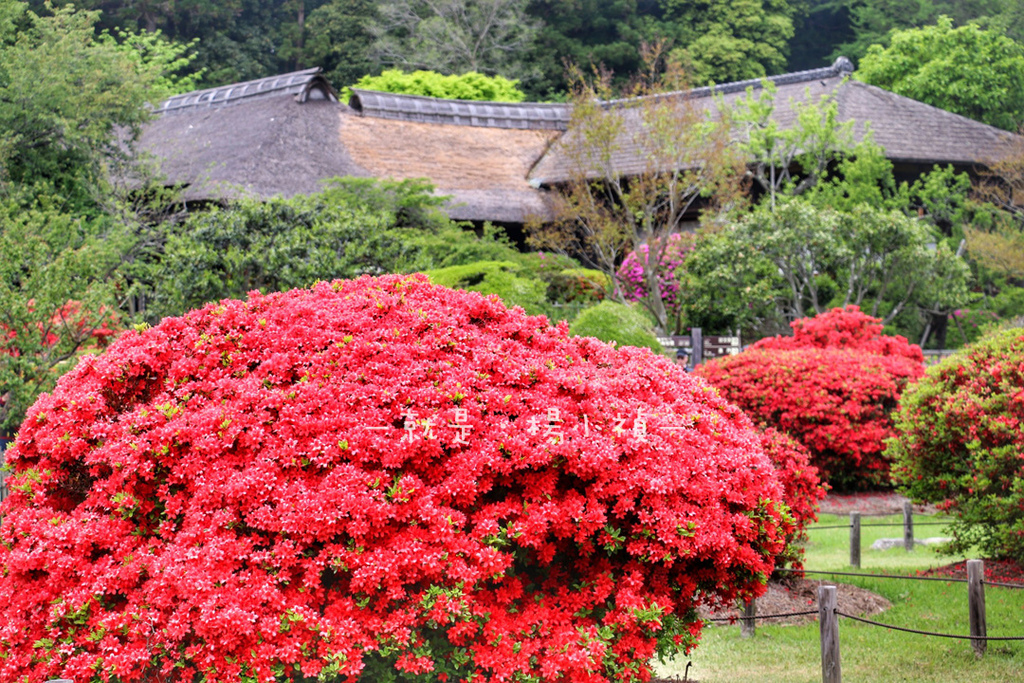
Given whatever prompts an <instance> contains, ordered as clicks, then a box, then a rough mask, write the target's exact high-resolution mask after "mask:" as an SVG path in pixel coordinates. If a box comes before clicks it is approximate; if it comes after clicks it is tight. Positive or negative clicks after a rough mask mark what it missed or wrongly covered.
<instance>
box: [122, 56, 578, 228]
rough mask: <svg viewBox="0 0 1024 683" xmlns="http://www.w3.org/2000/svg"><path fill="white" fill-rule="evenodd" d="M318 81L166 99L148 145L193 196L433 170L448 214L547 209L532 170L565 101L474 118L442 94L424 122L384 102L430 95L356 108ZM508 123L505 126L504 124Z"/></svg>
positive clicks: (517, 219)
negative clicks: (440, 108) (323, 92)
mask: <svg viewBox="0 0 1024 683" xmlns="http://www.w3.org/2000/svg"><path fill="white" fill-rule="evenodd" d="M319 81H322V77H321V76H319V70H318V69H310V70H306V71H300V72H296V73H293V74H285V75H283V76H279V77H276V78H274V79H263V80H261V81H253V82H251V83H246V84H239V85H235V86H225V87H223V88H216V89H213V90H205V91H200V92H196V93H186V94H185V95H179V96H177V97H175V98H172V99H171V100H168V101H167V102H165V103H164V104H163V105H162V106H161V107H160V109H159V110H158V112H160V115H159V116H158V117H157V118H156V119H155V120H154V121H152V122H151V123H149V124H148V125H147V126H146V128H145V130H144V131H143V135H142V139H141V141H140V142H141V146H142V148H143V149H146V150H148V151H149V152H151V153H153V154H154V155H155V156H157V157H159V158H161V159H162V165H161V171H162V172H163V173H164V174H165V175H166V177H167V180H168V181H169V182H170V183H173V184H179V185H185V186H187V187H186V188H185V190H184V196H185V198H186V199H190V200H200V199H214V198H216V199H220V198H225V197H231V196H236V195H240V194H249V195H254V196H258V197H272V196H275V195H281V196H286V197H288V196H292V195H296V194H308V193H313V192H316V191H318V190H320V189H322V187H323V182H322V181H324V180H325V179H328V178H332V177H335V176H346V175H348V176H359V177H376V178H394V179H396V180H404V179H411V178H427V179H428V180H430V181H431V182H432V183H433V184H434V186H435V187H436V188H437V190H436V191H437V193H438V194H440V195H447V196H451V200H450V202H449V203H448V213H449V214H450V215H451V216H452V218H455V219H457V220H474V221H484V220H492V221H499V222H508V223H523V222H525V221H526V220H527V219H528V218H529V217H530V216H533V215H537V216H541V217H546V216H548V215H550V209H549V207H548V206H547V204H546V195H547V192H546V191H543V190H539V189H537V188H535V187H532V186H531V185H530V184H529V182H528V180H527V177H526V176H527V174H528V173H529V170H530V168H531V167H532V165H533V164H534V163H535V162H536V160H537V159H538V158H540V156H541V155H542V154H543V153H544V151H545V150H546V149H547V147H548V146H549V145H550V143H551V141H552V139H553V137H554V136H555V135H557V131H556V130H553V128H554V127H555V126H554V125H553V123H557V120H558V119H557V117H555V116H554V115H553V114H552V112H557V111H558V107H557V106H555V105H536V106H534V105H529V106H526V105H495V107H496V108H490V109H489V108H487V107H486V106H485V107H484V108H480V107H479V106H474V107H472V108H471V110H472V116H467V115H466V114H465V112H466V111H467V108H466V105H467V103H465V102H459V101H444V100H442V101H440V102H441V103H442V104H443V105H444V107H446V112H448V113H442V114H440V115H438V116H437V117H436V122H432V123H417V122H413V121H404V120H397V117H393V116H392V115H391V114H389V113H388V112H394V111H403V110H405V111H408V110H410V109H411V108H414V107H419V108H421V109H422V107H423V104H422V102H423V101H424V100H426V101H430V98H421V97H412V96H403V95H397V96H388V97H387V98H386V99H387V103H388V106H387V107H386V108H381V107H377V108H373V107H364V108H363V111H362V112H359V111H357V110H356V109H353V108H350V107H347V106H345V105H343V104H340V103H338V102H337V99H336V98H333V97H319V98H316V97H309V96H308V93H310V92H313V91H315V89H316V88H317V87H318V83H319ZM330 92H333V91H330ZM360 95H361V96H362V97H363V99H364V100H366V101H368V100H374V101H380V98H373V97H367V93H365V92H360ZM476 105H480V103H476ZM562 109H563V110H564V106H563V107H562ZM378 114H380V117H378ZM485 114H487V115H488V116H486V117H485V116H484V115H485ZM502 117H504V118H503V119H502ZM503 121H504V122H507V123H509V126H508V127H505V126H503V125H497V124H500V123H502V122H503Z"/></svg>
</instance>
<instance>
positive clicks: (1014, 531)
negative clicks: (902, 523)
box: [887, 329, 1024, 563]
mask: <svg viewBox="0 0 1024 683" xmlns="http://www.w3.org/2000/svg"><path fill="white" fill-rule="evenodd" d="M896 426H897V434H896V436H895V437H894V438H893V439H892V440H891V441H890V442H889V448H888V451H887V453H888V454H889V455H890V456H892V457H894V458H895V463H894V466H893V476H894V478H895V479H896V481H897V482H898V483H900V484H901V485H902V487H903V488H904V489H905V490H906V491H907V493H909V495H911V496H912V497H914V498H915V499H918V500H926V501H930V502H933V503H937V504H939V506H940V507H942V508H943V509H946V510H948V511H949V512H950V513H952V514H953V515H955V521H954V523H953V524H952V525H951V530H952V534H953V543H952V544H951V547H950V549H951V550H954V551H956V552H966V551H968V550H970V548H971V547H973V546H975V545H978V546H980V547H981V549H982V551H983V552H984V553H985V554H986V555H988V556H989V557H1008V558H1012V559H1014V560H1016V561H1017V562H1019V563H1024V330H1021V329H1012V330H1008V331H1005V332H1002V333H999V334H997V335H994V336H992V337H990V338H988V339H984V340H982V341H981V342H978V343H977V344H975V345H973V346H969V347H967V348H966V349H964V350H963V351H962V352H961V353H959V354H957V355H955V356H952V357H950V358H947V359H945V360H943V361H942V362H941V363H940V364H939V365H937V366H935V367H932V368H929V370H928V373H927V375H926V376H925V377H924V378H923V379H922V380H921V381H920V382H918V383H917V384H916V385H915V386H914V387H913V388H912V389H911V390H909V391H907V393H906V394H904V395H903V397H902V399H901V401H900V410H899V413H898V414H897V417H896Z"/></svg>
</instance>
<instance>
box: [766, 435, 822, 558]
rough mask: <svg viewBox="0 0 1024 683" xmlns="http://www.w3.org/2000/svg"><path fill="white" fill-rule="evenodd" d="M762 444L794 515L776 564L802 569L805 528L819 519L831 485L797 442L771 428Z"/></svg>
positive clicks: (785, 499) (805, 537) (807, 452)
mask: <svg viewBox="0 0 1024 683" xmlns="http://www.w3.org/2000/svg"><path fill="white" fill-rule="evenodd" d="M761 445H762V446H763V447H764V453H765V455H767V456H768V459H769V460H771V462H772V465H774V467H775V471H776V473H777V474H778V476H779V481H780V482H781V484H782V491H783V494H782V495H783V500H784V501H785V503H786V505H788V506H789V512H790V514H791V515H792V516H793V529H792V531H790V533H789V535H788V536H787V538H786V550H785V552H783V553H782V554H781V555H780V556H779V557H778V558H776V565H777V566H780V567H786V566H789V567H793V568H796V569H802V568H803V566H804V549H803V544H804V542H805V541H806V540H807V532H806V528H807V525H809V524H811V523H813V522H816V521H817V520H818V503H819V502H820V501H821V499H822V498H824V497H825V492H826V491H827V490H828V486H827V485H823V484H822V483H821V479H819V478H818V468H817V467H814V466H813V465H811V454H810V452H809V451H808V450H807V449H806V448H804V447H803V446H802V445H801V444H800V442H799V441H797V440H796V439H794V438H792V437H790V436H788V435H786V434H783V433H782V432H780V431H779V430H777V429H772V428H771V427H768V428H767V429H765V430H764V431H763V432H761Z"/></svg>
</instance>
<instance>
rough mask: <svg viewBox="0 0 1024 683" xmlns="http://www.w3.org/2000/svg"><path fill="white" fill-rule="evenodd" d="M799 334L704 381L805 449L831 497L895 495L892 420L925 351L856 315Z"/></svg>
mask: <svg viewBox="0 0 1024 683" xmlns="http://www.w3.org/2000/svg"><path fill="white" fill-rule="evenodd" d="M818 318H819V319H815V320H806V319H805V320H798V321H796V322H794V323H793V324H792V327H793V331H794V335H793V336H792V337H774V338H769V339H762V340H761V341H759V342H757V343H756V344H754V345H753V346H752V347H751V348H750V349H749V350H747V351H745V352H744V353H741V354H738V355H736V356H728V357H724V358H720V359H716V360H714V361H712V362H709V363H706V364H704V365H703V366H701V367H700V368H699V370H698V373H699V374H700V375H702V376H703V377H704V378H705V379H707V380H708V381H709V382H711V383H712V384H713V385H715V386H716V387H717V388H718V389H719V390H720V391H721V392H722V395H723V396H724V397H725V398H727V399H728V400H730V401H733V402H734V403H736V404H737V405H738V406H739V407H740V408H742V409H743V410H744V411H746V413H747V414H748V415H750V417H751V418H752V419H753V420H754V421H755V422H758V423H761V424H764V425H768V426H772V427H775V428H776V429H779V430H781V431H783V432H786V433H787V434H790V435H791V436H793V437H794V438H796V439H797V440H799V441H800V442H801V443H802V444H803V445H804V446H806V447H807V448H808V450H810V452H811V463H812V464H813V465H815V466H816V467H817V468H818V469H819V471H820V473H821V477H822V479H824V480H825V481H826V482H827V483H828V484H829V485H830V486H831V487H832V488H835V489H838V490H844V491H854V490H862V489H866V488H873V487H879V486H883V487H884V486H887V485H889V459H888V458H886V457H885V456H884V450H885V440H886V439H887V438H889V437H890V436H892V435H893V425H892V417H891V413H892V412H893V411H894V410H895V408H896V406H897V404H898V402H899V398H900V395H901V394H902V392H903V390H904V389H905V388H906V387H907V385H908V384H909V383H911V382H913V381H914V380H916V379H917V378H918V377H920V376H921V375H922V374H924V366H923V363H922V359H923V356H922V354H921V349H920V348H919V347H917V346H914V345H912V344H909V343H908V342H907V340H906V339H904V338H903V337H886V336H884V335H882V334H881V330H882V326H881V324H879V321H878V319H876V318H872V317H870V316H867V315H864V314H863V313H861V312H860V311H859V310H858V309H857V307H855V306H850V307H847V308H846V309H834V310H832V311H829V312H828V313H825V314H823V315H821V316H818Z"/></svg>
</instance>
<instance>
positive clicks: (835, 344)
mask: <svg viewBox="0 0 1024 683" xmlns="http://www.w3.org/2000/svg"><path fill="white" fill-rule="evenodd" d="M790 327H792V328H793V336H791V337H767V338H765V339H761V340H760V341H758V342H757V343H756V344H754V348H756V349H806V348H816V349H850V350H854V351H864V352H866V353H875V354H878V355H882V356H899V357H900V358H906V359H907V360H911V361H914V362H916V363H923V362H924V354H923V353H922V352H921V347H920V346H918V345H917V344H911V343H910V342H909V341H907V338H906V337H901V336H899V335H895V336H889V335H884V334H882V321H881V320H880V319H878V318H872V317H871V316H870V315H868V314H867V313H863V312H861V310H860V308H859V307H857V306H847V307H846V308H833V309H832V310H830V311H826V312H824V313H820V314H818V315H816V316H814V317H813V318H801V319H799V320H794V321H793V322H792V323H790Z"/></svg>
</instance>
